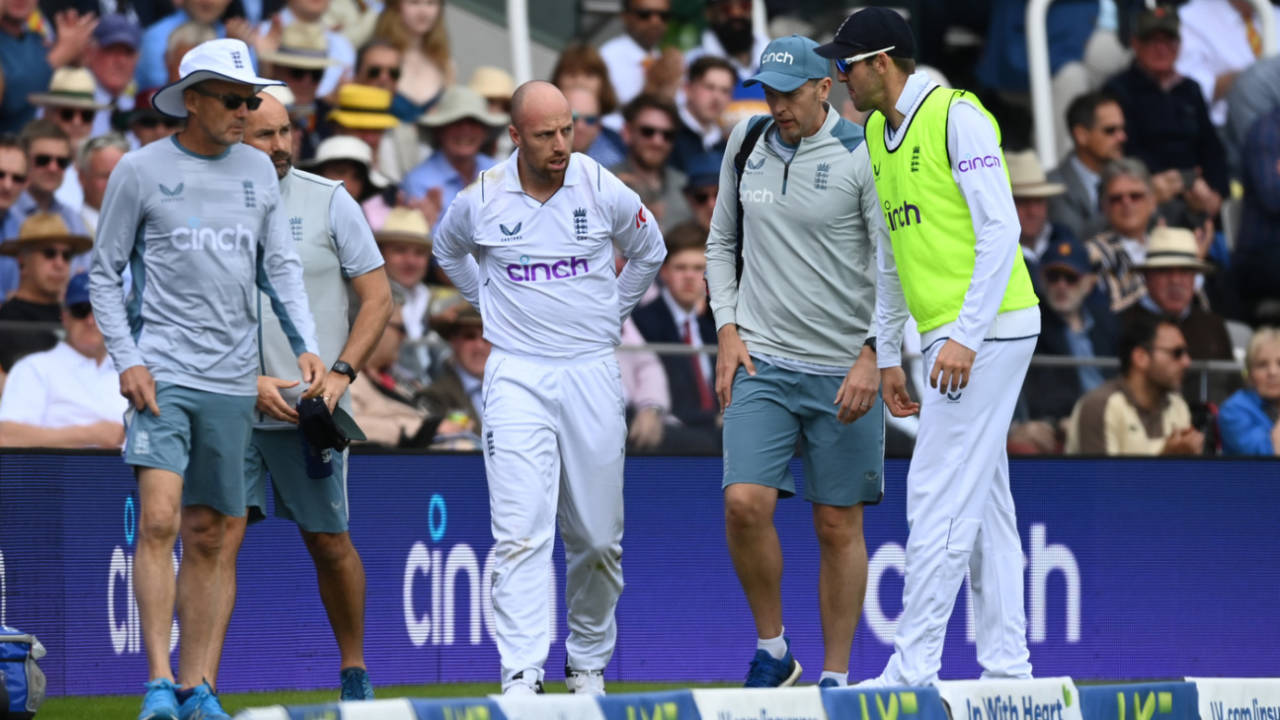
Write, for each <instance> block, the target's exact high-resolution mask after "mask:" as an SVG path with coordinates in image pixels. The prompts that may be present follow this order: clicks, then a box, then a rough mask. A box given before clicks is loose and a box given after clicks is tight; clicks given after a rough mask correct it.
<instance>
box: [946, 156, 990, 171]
mask: <svg viewBox="0 0 1280 720" xmlns="http://www.w3.org/2000/svg"><path fill="white" fill-rule="evenodd" d="M956 167H957V168H958V169H959V170H960V172H969V171H970V170H981V169H982V168H984V167H1000V158H998V157H996V156H995V155H983V156H982V157H973V156H972V155H970V156H969V157H967V158H965V159H963V160H961V161H960V164H959V165H957V166H956Z"/></svg>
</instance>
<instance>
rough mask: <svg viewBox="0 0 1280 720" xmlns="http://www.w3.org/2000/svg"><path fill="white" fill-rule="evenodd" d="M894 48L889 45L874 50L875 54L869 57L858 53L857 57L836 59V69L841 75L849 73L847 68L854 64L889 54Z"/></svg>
mask: <svg viewBox="0 0 1280 720" xmlns="http://www.w3.org/2000/svg"><path fill="white" fill-rule="evenodd" d="M896 47H898V46H897V45H890V46H889V47H887V48H883V49H881V50H876V51H875V52H873V53H871V54H869V55H868V54H867V53H858V54H857V55H851V56H849V57H847V58H836V69H837V70H839V71H840V72H842V73H847V72H849V68H851V67H853V66H854V64H855V63H859V62H862V61H863V60H870V59H871V58H873V57H875V56H877V55H879V54H880V53H884V52H889V51H890V50H892V49H894V48H896Z"/></svg>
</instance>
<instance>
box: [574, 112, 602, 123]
mask: <svg viewBox="0 0 1280 720" xmlns="http://www.w3.org/2000/svg"><path fill="white" fill-rule="evenodd" d="M579 120H581V121H582V122H584V123H586V124H587V125H591V126H595V124H596V123H598V122H600V116H599V115H579V114H578V113H574V114H573V121H574V122H577V121H579Z"/></svg>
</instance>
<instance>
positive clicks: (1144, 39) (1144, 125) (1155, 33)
mask: <svg viewBox="0 0 1280 720" xmlns="http://www.w3.org/2000/svg"><path fill="white" fill-rule="evenodd" d="M1132 44H1133V64H1132V65H1130V67H1129V69H1127V70H1125V71H1124V72H1122V73H1120V74H1119V75H1116V76H1115V77H1113V78H1111V79H1110V80H1108V81H1107V84H1106V86H1105V89H1106V91H1107V92H1109V93H1110V94H1112V95H1113V96H1115V98H1116V99H1117V100H1119V102H1120V107H1121V109H1122V110H1123V111H1124V121H1125V133H1126V135H1127V140H1126V142H1125V154H1126V155H1129V156H1132V157H1136V158H1138V159H1139V160H1141V161H1142V162H1143V163H1144V164H1145V165H1146V166H1147V169H1148V170H1149V171H1150V172H1151V174H1152V187H1153V188H1154V189H1155V191H1156V196H1157V200H1158V201H1159V202H1160V203H1161V204H1162V205H1163V204H1165V203H1170V202H1172V203H1175V206H1174V207H1171V208H1168V209H1167V210H1165V211H1164V214H1165V215H1166V216H1167V217H1169V218H1171V219H1173V220H1175V221H1176V222H1178V223H1194V224H1196V225H1198V224H1200V223H1201V222H1203V218H1204V217H1206V216H1207V217H1213V216H1215V215H1217V214H1218V209H1219V207H1220V206H1221V205H1222V198H1224V197H1226V195H1227V193H1228V191H1229V189H1228V187H1227V182H1228V179H1227V161H1226V152H1225V151H1224V150H1223V147H1222V142H1221V141H1220V140H1219V139H1218V133H1217V131H1216V128H1215V127H1214V124H1213V122H1212V121H1211V120H1210V119H1209V109H1208V107H1207V106H1206V105H1205V100H1204V95H1202V94H1201V88H1200V86H1199V85H1198V84H1196V81H1195V80H1193V79H1191V78H1188V77H1184V76H1182V75H1181V74H1179V73H1178V70H1177V67H1176V65H1175V63H1176V61H1177V59H1178V53H1179V47H1180V44H1181V28H1180V25H1179V23H1178V15H1177V13H1176V12H1175V11H1174V10H1173V9H1172V8H1169V7H1165V6H1161V7H1156V8H1153V9H1151V10H1146V11H1144V12H1143V13H1142V14H1141V15H1140V16H1139V17H1138V21H1137V24H1136V26H1135V29H1134V35H1133V43H1132ZM1188 214H1189V217H1187V218H1185V219H1184V218H1182V217H1181V216H1182V215H1188Z"/></svg>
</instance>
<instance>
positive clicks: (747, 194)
mask: <svg viewBox="0 0 1280 720" xmlns="http://www.w3.org/2000/svg"><path fill="white" fill-rule="evenodd" d="M742 202H744V203H748V202H753V203H771V202H773V193H772V192H771V191H769V190H764V189H760V190H748V189H747V188H742Z"/></svg>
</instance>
